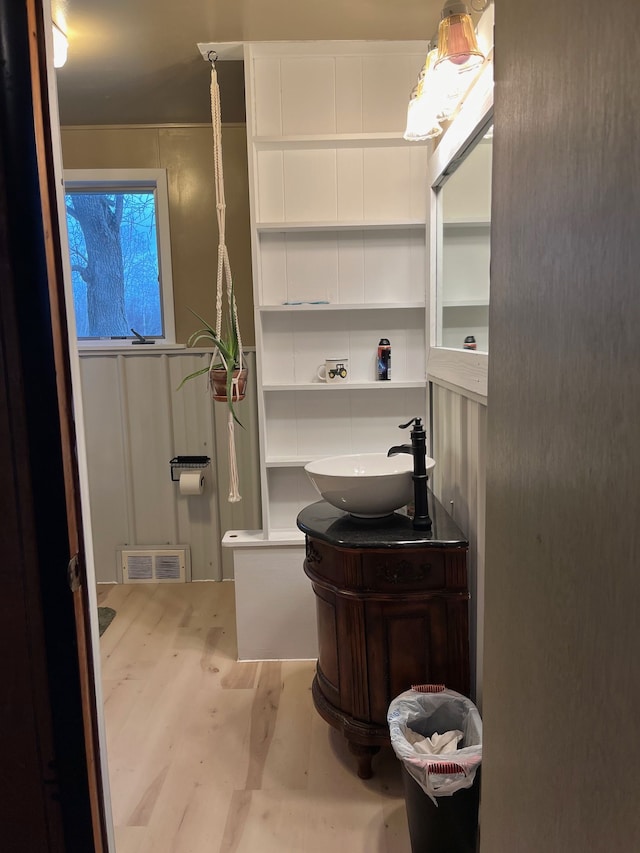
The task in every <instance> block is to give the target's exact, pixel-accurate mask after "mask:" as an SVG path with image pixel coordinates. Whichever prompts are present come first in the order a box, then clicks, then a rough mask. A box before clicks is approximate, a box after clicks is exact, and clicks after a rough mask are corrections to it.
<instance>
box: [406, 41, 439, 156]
mask: <svg viewBox="0 0 640 853" xmlns="http://www.w3.org/2000/svg"><path fill="white" fill-rule="evenodd" d="M435 59H436V51H435V50H431V51H429V53H428V54H427V59H426V61H425V63H424V68H423V69H422V71H421V72H420V74H419V75H418V82H417V84H416V86H415V87H414V89H413V91H412V92H411V98H410V100H409V107H408V108H407V128H406V130H405V132H404V138H405V139H407V140H409V141H410V142H420V141H422V140H424V139H433V138H434V137H436V136H440V134H441V133H442V128H441V127H440V123H439V122H438V112H439V109H440V97H439V95H438V94H437V92H435V90H434V89H433V85H432V84H433V80H434V74H433V69H434V65H435Z"/></svg>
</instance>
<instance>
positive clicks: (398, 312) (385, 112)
mask: <svg viewBox="0 0 640 853" xmlns="http://www.w3.org/2000/svg"><path fill="white" fill-rule="evenodd" d="M426 49H427V43H426V42H301V43H292V42H277V43H276V42H274V43H266V42H262V43H255V44H245V46H244V62H245V80H246V95H247V141H248V154H249V156H248V160H249V193H250V202H251V203H250V213H251V242H252V253H253V255H252V259H253V280H254V304H255V321H256V351H257V362H258V371H257V387H258V407H259V408H258V412H259V424H260V468H261V488H262V507H263V519H262V526H263V529H262V530H261V531H237V530H236V531H228V532H227V534H226V535H225V537H224V539H223V544H224V545H226V546H227V547H231V548H233V552H234V571H235V579H236V620H237V626H238V649H239V657H240V658H241V659H265V658H292V657H305V658H309V657H316V656H317V636H316V618H315V601H314V596H313V593H312V589H311V585H310V584H309V582H308V579H307V578H306V576H305V575H304V572H303V569H302V564H303V560H304V537H303V535H302V534H301V533H300V531H298V529H297V528H296V518H297V515H298V513H299V512H300V510H301V509H302V508H303V507H304V506H306V505H307V504H309V503H313V502H314V501H316V500H318V494H317V492H316V491H315V489H314V487H313V486H312V485H311V482H310V480H309V479H308V477H307V475H306V474H305V472H304V466H305V464H306V463H307V462H309V461H311V460H312V459H317V458H319V457H322V456H332V455H336V454H343V453H351V452H367V451H381V450H382V451H384V450H386V449H387V448H388V447H390V446H391V445H392V444H395V443H397V442H398V441H399V440H400V434H399V433H398V429H397V427H398V424H400V423H402V422H403V421H407V420H409V418H411V417H412V416H414V415H425V414H426V406H427V403H426V304H427V302H426V280H427V261H426V239H427V229H426V221H427V220H426V217H427V193H428V183H427V151H426V147H425V146H421V145H416V144H415V143H407V142H405V141H404V140H403V138H402V133H403V130H404V125H405V120H406V109H407V101H408V96H409V93H410V91H411V89H412V88H413V86H414V84H415V81H416V78H417V75H418V72H419V71H420V69H421V67H422V64H423V63H424V57H425V55H426ZM203 55H206V52H205V53H204V54H203ZM382 337H386V338H389V340H390V341H391V348H392V379H391V381H389V382H378V381H377V380H376V364H375V358H376V352H377V346H378V341H379V340H380V338H382ZM338 356H339V357H344V358H348V359H349V372H350V378H349V382H348V384H346V385H344V386H343V385H339V386H335V385H327V384H326V383H324V382H321V381H320V380H319V379H318V377H317V370H318V367H319V366H320V364H322V363H323V362H324V360H325V359H326V358H331V357H338Z"/></svg>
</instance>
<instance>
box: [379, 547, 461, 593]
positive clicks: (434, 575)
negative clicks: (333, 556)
mask: <svg viewBox="0 0 640 853" xmlns="http://www.w3.org/2000/svg"><path fill="white" fill-rule="evenodd" d="M446 580H447V573H446V568H445V557H444V553H443V552H442V551H437V550H430V549H421V550H420V551H419V552H418V551H413V552H409V553H407V551H404V550H403V551H402V552H390V551H386V552H385V551H382V552H381V551H376V552H374V553H366V552H365V553H363V554H362V586H363V589H369V590H376V591H378V592H400V591H402V590H406V591H407V592H409V591H413V590H425V589H445V588H446V586H447V583H446Z"/></svg>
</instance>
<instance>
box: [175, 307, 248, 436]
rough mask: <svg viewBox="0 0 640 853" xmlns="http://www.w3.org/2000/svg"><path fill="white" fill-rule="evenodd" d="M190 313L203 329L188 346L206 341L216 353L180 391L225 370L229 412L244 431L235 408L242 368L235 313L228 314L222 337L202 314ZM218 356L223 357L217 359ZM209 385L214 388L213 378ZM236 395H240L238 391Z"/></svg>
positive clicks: (190, 309) (190, 340)
mask: <svg viewBox="0 0 640 853" xmlns="http://www.w3.org/2000/svg"><path fill="white" fill-rule="evenodd" d="M189 311H191V313H192V314H193V315H194V317H197V318H198V320H199V321H200V322H201V323H202V324H203V325H202V328H200V329H196V331H195V332H194V333H193V334H192V335H190V336H189V339H188V340H187V346H188V347H195V346H198V344H199V343H201V342H202V341H206V342H207V345H211V346H212V347H213V349H214V353H213V357H212V359H211V363H210V364H209V365H207V366H206V367H202V368H200V370H196V371H194V372H193V373H190V374H189V375H188V376H185V377H184V379H183V380H182V382H181V383H180V384H179V385H178V390H180V388H182V386H183V385H184V384H185V382H188V381H189V380H190V379H195V378H196V377H198V376H204V374H205V373H207V374H211V371H212V370H224V371H225V372H226V397H227V405H228V406H229V411H230V412H231V414H232V415H233V419H234V421H235V422H236V423H237V424H239V425H240V426H241V427H243V429H244V426H243V424H242V423H241V421H240V420H239V418H238V416H237V414H236V411H235V408H234V406H233V388H234V381H233V380H234V373H237V371H239V370H240V368H241V366H242V365H241V364H240V340H239V337H238V326H237V321H236V317H235V315H234V312H233V311H230V312H229V313H228V315H227V316H226V318H225V319H226V322H225V327H226V328H225V330H224V332H221V333H220V335H218V334H217V333H216V330H215V329H214V328H213V327H212V326H210V325H209V323H207V321H206V320H205V319H204V318H203V317H201V316H200V314H198V313H197V312H196V311H194V310H193V309H192V308H189ZM217 356H222V357H221V358H217ZM209 383H210V384H211V386H212V388H213V384H212V378H211V377H209ZM236 393H238V390H237V391H236Z"/></svg>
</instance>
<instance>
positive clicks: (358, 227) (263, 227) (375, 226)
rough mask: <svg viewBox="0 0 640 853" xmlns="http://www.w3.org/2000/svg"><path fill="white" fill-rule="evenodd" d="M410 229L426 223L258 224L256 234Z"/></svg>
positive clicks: (416, 221)
mask: <svg viewBox="0 0 640 853" xmlns="http://www.w3.org/2000/svg"><path fill="white" fill-rule="evenodd" d="M410 228H422V229H424V228H426V222H424V220H420V219H404V220H402V219H401V220H397V221H395V222H393V221H384V220H380V221H372V220H366V219H361V220H357V221H352V222H339V221H337V220H334V221H330V220H329V221H325V222H258V223H256V230H257V231H258V233H264V232H268V231H270V232H273V231H396V230H402V231H406V230H407V229H410Z"/></svg>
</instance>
